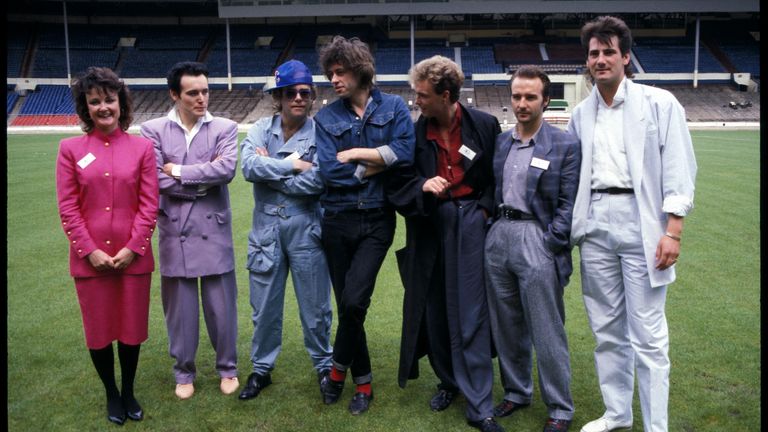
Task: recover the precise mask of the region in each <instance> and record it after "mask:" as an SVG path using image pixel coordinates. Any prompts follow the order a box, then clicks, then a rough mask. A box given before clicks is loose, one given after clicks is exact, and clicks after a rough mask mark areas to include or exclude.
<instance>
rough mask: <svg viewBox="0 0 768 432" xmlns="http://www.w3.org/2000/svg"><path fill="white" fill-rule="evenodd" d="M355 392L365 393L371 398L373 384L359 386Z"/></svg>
mask: <svg viewBox="0 0 768 432" xmlns="http://www.w3.org/2000/svg"><path fill="white" fill-rule="evenodd" d="M355 392H357V393H365V394H367V395H368V396H370V395H371V383H367V384H358V385H357V390H355Z"/></svg>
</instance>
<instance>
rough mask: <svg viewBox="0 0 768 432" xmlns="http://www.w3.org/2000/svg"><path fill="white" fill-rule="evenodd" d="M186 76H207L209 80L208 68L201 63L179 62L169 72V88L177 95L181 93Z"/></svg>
mask: <svg viewBox="0 0 768 432" xmlns="http://www.w3.org/2000/svg"><path fill="white" fill-rule="evenodd" d="M184 75H190V76H200V75H205V78H206V79H207V78H208V67H207V66H206V65H204V64H202V63H199V62H193V61H183V62H178V63H176V64H175V65H173V67H172V68H171V70H169V71H168V77H167V79H168V88H169V89H170V90H171V91H172V92H174V93H176V94H180V93H181V77H183V76H184Z"/></svg>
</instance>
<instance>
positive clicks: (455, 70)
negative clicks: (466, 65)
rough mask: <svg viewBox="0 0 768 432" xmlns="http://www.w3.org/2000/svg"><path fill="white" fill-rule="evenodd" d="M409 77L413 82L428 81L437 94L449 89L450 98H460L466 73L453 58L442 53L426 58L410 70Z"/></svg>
mask: <svg viewBox="0 0 768 432" xmlns="http://www.w3.org/2000/svg"><path fill="white" fill-rule="evenodd" d="M408 78H409V79H410V81H411V84H413V83H414V82H416V81H428V82H430V83H431V84H432V88H433V89H434V91H435V93H436V94H438V95H439V94H442V93H443V92H444V91H446V90H448V93H449V95H450V97H449V100H450V101H451V102H456V101H457V100H459V94H460V92H461V86H462V84H464V73H463V72H462V71H461V68H460V67H459V65H457V64H456V62H454V61H453V60H451V59H449V58H447V57H443V56H440V55H436V56H432V57H430V58H428V59H424V60H422V61H420V62H418V63H416V64H415V65H413V67H412V68H411V70H410V71H408Z"/></svg>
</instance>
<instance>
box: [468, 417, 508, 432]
mask: <svg viewBox="0 0 768 432" xmlns="http://www.w3.org/2000/svg"><path fill="white" fill-rule="evenodd" d="M467 424H468V425H470V426H472V427H473V428H477V429H480V430H481V431H482V432H504V428H503V427H501V425H500V424H498V423H496V420H494V419H493V417H488V418H485V419H482V420H480V421H472V420H468V421H467Z"/></svg>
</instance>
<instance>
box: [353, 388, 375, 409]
mask: <svg viewBox="0 0 768 432" xmlns="http://www.w3.org/2000/svg"><path fill="white" fill-rule="evenodd" d="M372 400H373V391H371V394H370V396H369V395H367V394H365V393H361V392H358V393H355V395H354V396H352V400H351V401H349V412H350V414H352V415H358V414H362V413H364V412H366V411H368V405H370V404H371V401H372Z"/></svg>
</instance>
